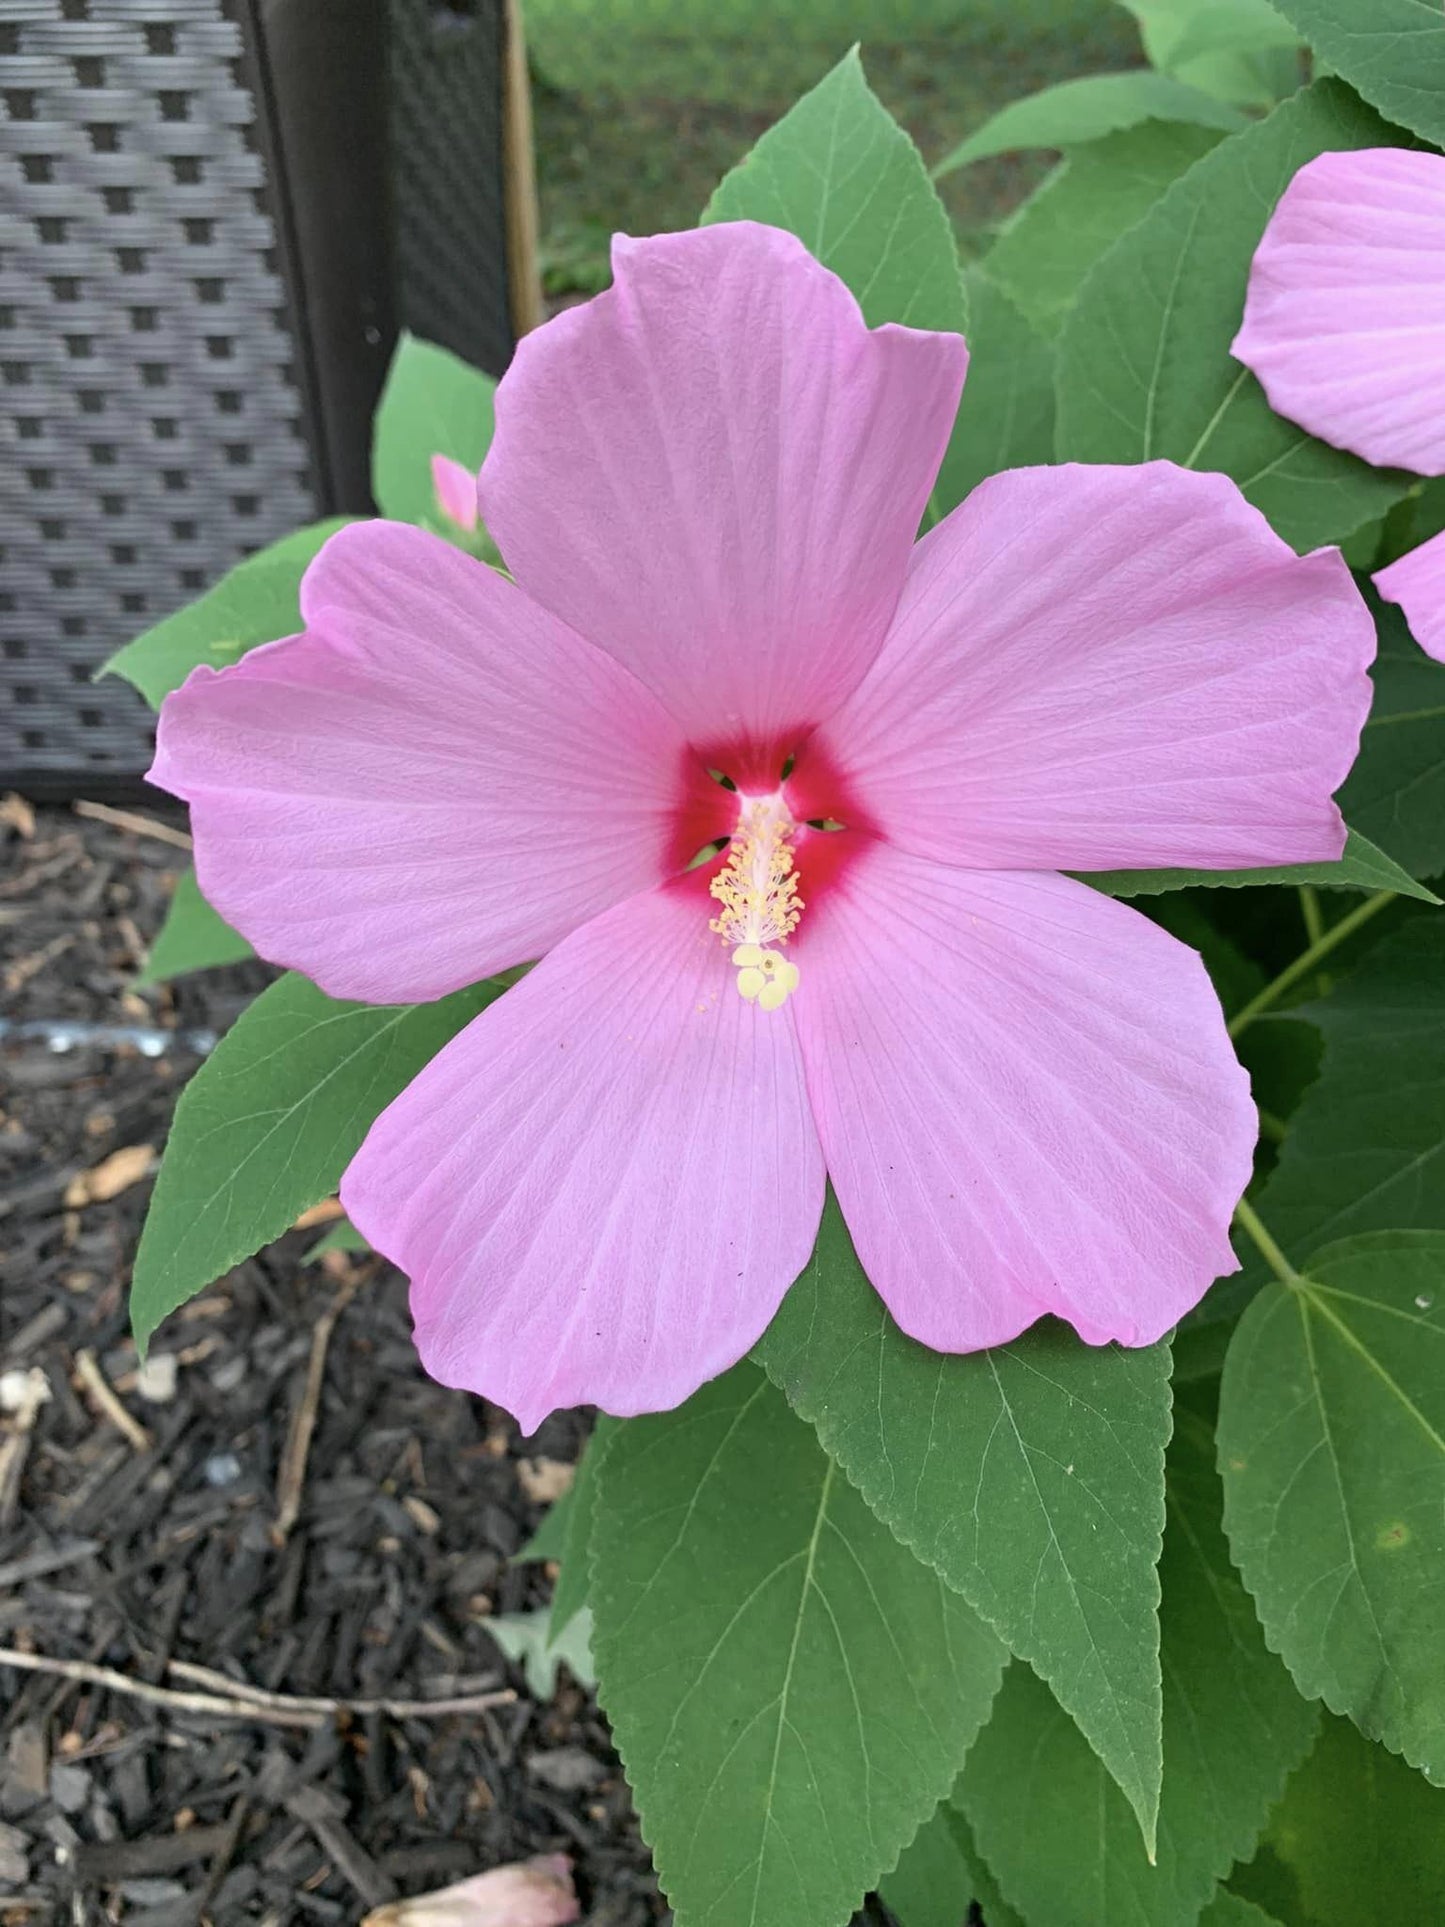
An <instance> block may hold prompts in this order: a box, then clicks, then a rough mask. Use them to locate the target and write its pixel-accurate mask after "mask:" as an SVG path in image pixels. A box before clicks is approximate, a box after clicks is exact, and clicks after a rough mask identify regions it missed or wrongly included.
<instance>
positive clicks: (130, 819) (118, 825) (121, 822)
mask: <svg viewBox="0 0 1445 1927" xmlns="http://www.w3.org/2000/svg"><path fill="white" fill-rule="evenodd" d="M75 814H76V815H77V816H88V817H90V818H91V820H92V821H93V822H96V823H109V824H110V826H111V828H112V829H114V830H129V831H131V833H132V834H133V835H135V836H148V837H151V838H153V839H154V841H155V842H157V843H169V844H171V845H172V846H173V847H174V848H175V849H177V850H189V849H190V848H192V844H191V839H190V838H189V837H188V836H187V835H186V833H185V831H184V830H173V829H172V828H171V826H170V824H169V823H157V822H156V821H155V819H154V817H150V816H138V815H137V814H136V812H135V811H134V810H113V809H112V808H111V806H110V804H109V803H77V804H76V805H75Z"/></svg>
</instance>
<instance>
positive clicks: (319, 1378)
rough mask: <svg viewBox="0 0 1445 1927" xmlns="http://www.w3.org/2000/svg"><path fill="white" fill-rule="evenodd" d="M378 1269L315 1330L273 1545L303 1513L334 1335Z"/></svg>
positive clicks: (347, 1287)
mask: <svg viewBox="0 0 1445 1927" xmlns="http://www.w3.org/2000/svg"><path fill="white" fill-rule="evenodd" d="M375 1270H376V1267H375V1265H371V1266H369V1267H368V1268H367V1269H366V1270H365V1271H363V1272H357V1273H355V1274H354V1275H353V1276H352V1277H350V1278H348V1279H347V1281H346V1283H345V1284H344V1285H343V1286H342V1287H341V1289H340V1291H338V1292H337V1294H336V1296H335V1297H334V1298H333V1299H332V1301H331V1303H330V1305H329V1306H328V1307H327V1309H326V1310H325V1311H324V1312H323V1313H322V1314H321V1316H320V1318H318V1319H317V1321H316V1328H315V1330H314V1331H313V1332H312V1334H311V1357H310V1359H309V1360H308V1362H307V1366H306V1382H305V1384H304V1385H303V1386H302V1388H301V1402H300V1404H299V1405H298V1406H297V1407H296V1411H295V1414H294V1416H293V1417H292V1420H291V1429H290V1430H289V1431H288V1433H287V1434H286V1449H285V1451H284V1452H283V1453H282V1454H281V1470H280V1472H279V1474H278V1475H277V1479H276V1520H275V1523H274V1524H273V1525H272V1527H271V1543H272V1545H273V1546H278V1547H279V1546H284V1545H285V1543H286V1541H287V1539H289V1538H290V1536H291V1529H292V1527H293V1526H294V1525H295V1524H296V1521H297V1520H298V1519H299V1518H300V1517H301V1498H302V1494H303V1492H304V1491H305V1488H306V1461H307V1459H308V1458H309V1457H310V1453H311V1435H312V1433H313V1432H314V1431H315V1430H316V1415H317V1413H318V1412H319V1411H320V1409H321V1388H322V1386H323V1384H324V1383H325V1381H326V1354H327V1352H328V1350H329V1349H330V1346H331V1335H332V1333H333V1332H334V1331H335V1330H336V1325H337V1321H338V1319H339V1318H340V1317H341V1314H342V1312H344V1311H345V1310H346V1307H347V1306H348V1305H349V1304H350V1303H351V1300H352V1299H353V1297H355V1295H356V1291H357V1288H358V1287H359V1286H360V1285H361V1283H362V1282H363V1280H364V1279H365V1278H368V1277H370V1276H371V1275H372V1273H373V1272H374V1271H375Z"/></svg>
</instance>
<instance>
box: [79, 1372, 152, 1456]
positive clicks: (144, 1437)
mask: <svg viewBox="0 0 1445 1927" xmlns="http://www.w3.org/2000/svg"><path fill="white" fill-rule="evenodd" d="M75 1376H76V1377H77V1378H78V1379H79V1380H80V1383H81V1385H82V1387H83V1388H84V1389H85V1390H86V1391H87V1392H88V1393H89V1394H90V1397H91V1400H92V1402H93V1403H94V1404H96V1405H97V1406H99V1408H100V1411H101V1415H102V1416H103V1417H105V1418H108V1419H109V1420H110V1422H111V1424H112V1425H113V1426H114V1427H115V1429H116V1430H117V1432H120V1433H123V1434H124V1436H125V1437H126V1438H127V1439H128V1440H129V1441H130V1443H131V1444H132V1445H133V1446H134V1447H135V1449H136V1451H137V1452H149V1451H150V1449H151V1446H152V1444H153V1443H154V1441H153V1440H152V1438H151V1435H150V1433H149V1432H148V1431H147V1430H146V1429H145V1427H144V1426H143V1425H142V1424H141V1422H140V1420H139V1419H135V1418H132V1417H131V1415H130V1413H129V1412H128V1411H127V1410H126V1409H125V1407H124V1406H123V1405H122V1404H121V1402H120V1400H119V1399H118V1398H117V1397H116V1395H115V1393H114V1392H113V1391H112V1390H111V1388H110V1385H109V1384H108V1383H107V1381H106V1376H105V1373H104V1372H103V1371H102V1370H101V1369H100V1365H99V1362H98V1361H97V1359H96V1356H95V1353H94V1352H92V1351H79V1352H77V1353H76V1354H75Z"/></svg>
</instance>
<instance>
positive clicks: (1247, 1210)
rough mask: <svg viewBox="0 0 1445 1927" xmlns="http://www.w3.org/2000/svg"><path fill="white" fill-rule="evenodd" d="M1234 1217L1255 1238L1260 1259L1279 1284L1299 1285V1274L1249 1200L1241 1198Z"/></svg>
mask: <svg viewBox="0 0 1445 1927" xmlns="http://www.w3.org/2000/svg"><path fill="white" fill-rule="evenodd" d="M1234 1217H1235V1222H1236V1223H1237V1224H1240V1225H1242V1226H1243V1227H1244V1229H1245V1230H1246V1231H1247V1232H1248V1233H1249V1235H1250V1237H1251V1238H1253V1240H1254V1242H1255V1244H1256V1245H1257V1246H1258V1247H1259V1255H1260V1257H1261V1258H1263V1259H1264V1262H1265V1263H1266V1264H1267V1265H1268V1266H1269V1268H1270V1270H1271V1271H1272V1272H1273V1273H1274V1275H1275V1277H1276V1278H1278V1280H1279V1282H1280V1283H1281V1284H1282V1285H1297V1284H1298V1283H1299V1281H1300V1279H1299V1273H1298V1272H1297V1271H1296V1270H1295V1268H1294V1266H1293V1265H1292V1264H1291V1263H1290V1261H1289V1259H1288V1258H1286V1257H1285V1255H1284V1253H1283V1252H1282V1251H1281V1250H1280V1248H1279V1246H1278V1245H1277V1244H1276V1243H1275V1241H1274V1239H1273V1238H1272V1237H1271V1236H1270V1234H1269V1231H1268V1229H1267V1228H1266V1227H1265V1225H1264V1224H1263V1223H1262V1222H1261V1220H1260V1216H1259V1213H1258V1212H1257V1211H1256V1210H1255V1208H1254V1206H1253V1205H1252V1204H1251V1203H1250V1202H1249V1200H1248V1198H1241V1199H1240V1201H1239V1203H1238V1204H1237V1205H1236V1206H1235V1207H1234Z"/></svg>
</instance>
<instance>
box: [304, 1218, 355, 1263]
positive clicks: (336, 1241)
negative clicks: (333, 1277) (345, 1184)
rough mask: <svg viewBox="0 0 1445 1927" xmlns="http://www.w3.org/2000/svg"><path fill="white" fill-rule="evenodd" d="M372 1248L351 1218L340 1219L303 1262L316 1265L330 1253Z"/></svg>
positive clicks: (318, 1240)
mask: <svg viewBox="0 0 1445 1927" xmlns="http://www.w3.org/2000/svg"><path fill="white" fill-rule="evenodd" d="M370 1249H371V1246H370V1245H369V1244H368V1243H367V1242H366V1240H365V1238H363V1237H362V1235H361V1233H360V1232H359V1231H358V1230H357V1228H356V1226H355V1225H354V1224H353V1223H352V1222H351V1220H350V1218H338V1219H337V1221H336V1223H335V1224H334V1225H332V1227H331V1229H330V1230H329V1231H328V1232H326V1233H325V1235H324V1236H322V1237H320V1238H318V1239H317V1240H316V1242H315V1244H314V1245H312V1246H311V1248H310V1250H309V1251H307V1252H306V1253H305V1254H304V1255H303V1257H302V1259H301V1262H302V1264H303V1265H314V1264H315V1262H316V1260H317V1259H318V1258H324V1257H325V1256H326V1254H327V1252H328V1251H370Z"/></svg>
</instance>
